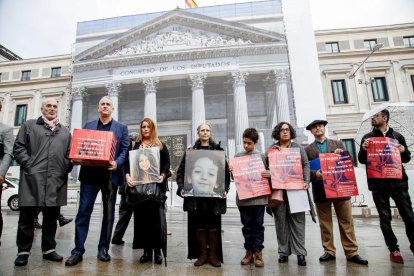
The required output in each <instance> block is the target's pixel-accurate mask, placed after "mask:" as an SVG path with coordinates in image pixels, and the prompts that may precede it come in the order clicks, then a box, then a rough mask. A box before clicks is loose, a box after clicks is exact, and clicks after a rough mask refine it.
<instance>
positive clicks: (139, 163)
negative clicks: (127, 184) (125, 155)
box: [129, 147, 160, 184]
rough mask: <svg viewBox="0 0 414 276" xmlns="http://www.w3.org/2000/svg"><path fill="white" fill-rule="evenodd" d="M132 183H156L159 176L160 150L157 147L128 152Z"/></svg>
mask: <svg viewBox="0 0 414 276" xmlns="http://www.w3.org/2000/svg"><path fill="white" fill-rule="evenodd" d="M129 164H130V172H131V178H132V181H133V182H134V183H135V184H148V183H153V182H157V180H158V178H159V176H160V149H159V148H158V147H154V148H145V149H137V150H131V151H129Z"/></svg>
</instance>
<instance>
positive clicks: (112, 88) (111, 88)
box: [105, 82, 121, 121]
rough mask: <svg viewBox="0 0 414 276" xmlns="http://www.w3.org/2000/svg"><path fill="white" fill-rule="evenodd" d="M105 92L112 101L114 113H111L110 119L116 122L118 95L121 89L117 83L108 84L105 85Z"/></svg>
mask: <svg viewBox="0 0 414 276" xmlns="http://www.w3.org/2000/svg"><path fill="white" fill-rule="evenodd" d="M105 87H106V90H107V91H108V97H109V98H110V99H111V100H112V104H113V106H114V112H112V118H114V119H115V120H117V121H118V109H119V108H118V95H119V91H120V89H121V84H120V83H119V82H110V83H107V84H105Z"/></svg>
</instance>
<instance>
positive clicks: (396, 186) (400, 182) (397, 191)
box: [358, 109, 414, 263]
mask: <svg viewBox="0 0 414 276" xmlns="http://www.w3.org/2000/svg"><path fill="white" fill-rule="evenodd" d="M389 119H390V113H389V111H388V110H387V109H384V110H382V111H381V112H378V113H377V114H375V115H374V116H372V118H371V125H372V126H373V127H374V128H373V130H372V131H371V132H369V133H367V134H365V135H364V137H362V140H361V147H360V150H359V153H358V160H359V162H361V163H362V164H366V163H367V149H368V146H369V143H370V141H369V138H373V137H388V138H392V139H395V140H398V143H399V146H398V149H399V151H400V155H401V161H402V163H408V162H409V161H410V159H411V154H410V151H409V150H408V147H407V144H406V143H405V138H404V136H402V135H401V134H400V133H398V132H396V131H394V130H393V129H392V128H391V127H389V126H388V121H389ZM368 189H369V190H370V191H371V192H372V197H373V198H374V202H375V206H376V207H377V210H378V215H379V218H380V226H381V231H382V234H383V235H384V238H385V243H386V244H387V246H388V249H389V250H390V260H391V261H392V262H396V263H404V260H403V258H402V256H401V253H400V249H399V246H398V241H397V237H396V236H395V234H394V232H393V231H392V227H391V220H392V215H391V208H390V198H392V199H393V200H394V202H395V204H396V205H397V208H398V211H399V213H400V215H401V217H402V219H403V221H404V224H405V230H406V233H407V237H408V240H409V241H410V249H411V251H412V252H413V253H414V213H413V208H412V205H411V199H410V195H409V193H408V176H407V174H406V173H405V169H404V166H402V179H392V178H387V179H384V178H369V177H368Z"/></svg>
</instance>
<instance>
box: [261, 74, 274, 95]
mask: <svg viewBox="0 0 414 276" xmlns="http://www.w3.org/2000/svg"><path fill="white" fill-rule="evenodd" d="M275 84H276V77H275V74H274V73H273V71H272V72H270V73H269V74H268V75H267V77H266V78H265V79H264V80H263V86H264V87H265V88H266V89H267V90H274V89H275V88H276V86H275Z"/></svg>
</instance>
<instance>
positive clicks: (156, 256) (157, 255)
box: [154, 248, 162, 264]
mask: <svg viewBox="0 0 414 276" xmlns="http://www.w3.org/2000/svg"><path fill="white" fill-rule="evenodd" d="M154 263H156V264H162V254H161V249H159V248H158V249H154Z"/></svg>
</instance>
